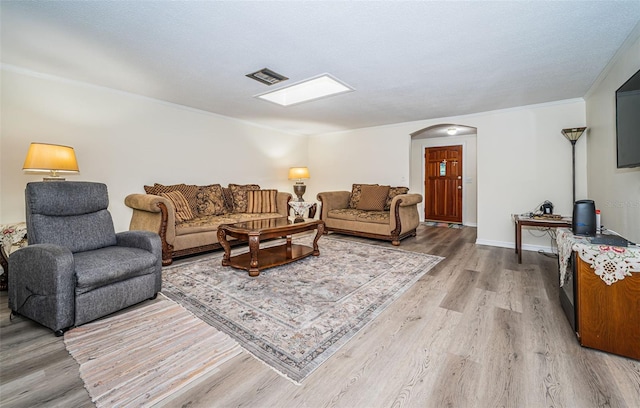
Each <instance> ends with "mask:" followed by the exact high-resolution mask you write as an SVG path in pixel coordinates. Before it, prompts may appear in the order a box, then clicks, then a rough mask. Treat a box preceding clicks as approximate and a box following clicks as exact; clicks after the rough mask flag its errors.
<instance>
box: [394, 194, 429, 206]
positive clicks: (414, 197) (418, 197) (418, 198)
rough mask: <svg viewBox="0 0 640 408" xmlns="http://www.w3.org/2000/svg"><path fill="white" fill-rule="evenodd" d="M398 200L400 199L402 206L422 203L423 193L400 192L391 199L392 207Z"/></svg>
mask: <svg viewBox="0 0 640 408" xmlns="http://www.w3.org/2000/svg"><path fill="white" fill-rule="evenodd" d="M396 200H398V201H400V207H407V206H410V205H415V204H420V203H421V202H422V194H413V193H408V194H399V195H397V196H395V197H393V200H391V208H394V202H395V201H396Z"/></svg>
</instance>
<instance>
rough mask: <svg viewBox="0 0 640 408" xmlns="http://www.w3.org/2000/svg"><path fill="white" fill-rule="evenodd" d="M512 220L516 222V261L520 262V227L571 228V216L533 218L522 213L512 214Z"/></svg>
mask: <svg viewBox="0 0 640 408" xmlns="http://www.w3.org/2000/svg"><path fill="white" fill-rule="evenodd" d="M513 221H514V222H515V224H516V254H517V255H518V263H519V264H521V263H522V227H536V228H560V227H565V228H571V218H570V217H562V218H560V219H551V218H533V217H525V216H522V215H516V214H514V215H513Z"/></svg>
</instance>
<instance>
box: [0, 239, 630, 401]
mask: <svg viewBox="0 0 640 408" xmlns="http://www.w3.org/2000/svg"><path fill="white" fill-rule="evenodd" d="M344 239H354V240H362V241H366V242H369V243H374V244H377V245H386V246H389V245H390V244H389V243H386V242H381V241H371V240H365V239H358V238H350V237H344ZM475 239H476V230H475V228H468V227H467V228H463V229H448V228H439V227H426V226H421V227H420V228H419V230H418V235H417V237H415V238H408V239H406V240H404V241H403V242H402V245H401V246H400V249H403V250H409V251H417V252H424V253H429V254H434V255H441V256H444V257H446V259H445V260H444V261H442V262H441V263H440V264H438V265H437V266H436V267H435V268H434V269H433V270H432V271H431V272H430V273H428V274H427V275H425V276H423V277H422V278H421V279H420V280H419V281H418V282H417V283H416V284H415V285H414V286H413V287H412V288H411V289H410V290H409V291H407V292H406V293H405V294H404V295H403V296H402V297H401V298H400V299H398V300H397V301H396V302H394V303H393V304H392V305H391V306H390V307H389V308H388V309H387V310H386V311H385V312H384V313H383V314H381V315H380V316H379V317H378V318H377V319H375V320H374V321H373V322H372V323H371V324H369V325H368V326H367V327H365V328H364V329H363V330H362V331H361V332H360V333H359V334H358V335H357V336H356V337H354V338H353V339H352V340H351V341H350V342H349V343H347V344H346V345H345V346H344V347H343V348H342V349H340V350H339V351H338V352H337V353H336V354H335V355H334V356H333V357H331V358H330V359H329V360H328V361H327V362H326V363H325V364H324V365H322V366H321V367H320V368H319V369H318V370H316V372H314V373H313V374H312V375H311V376H309V377H308V378H307V379H306V380H305V381H304V382H303V385H295V384H293V383H292V382H290V381H289V380H287V379H286V378H284V377H282V376H280V375H279V374H277V373H276V372H274V371H273V370H272V369H270V368H269V367H267V366H266V365H264V364H263V363H261V362H260V361H258V360H256V359H255V358H253V357H252V356H251V355H249V354H248V353H246V352H243V353H242V354H241V355H239V356H237V357H235V358H234V359H232V360H231V361H229V362H228V363H226V364H225V365H224V366H223V367H222V368H221V370H220V371H218V372H216V373H211V374H210V375H208V376H206V377H204V378H202V379H200V380H199V381H197V382H196V383H194V384H192V385H191V386H190V387H189V389H185V390H182V391H181V392H179V393H176V394H175V395H173V396H172V397H171V398H169V399H168V400H165V401H163V403H162V404H161V405H162V406H168V407H190V408H191V407H498V406H500V407H579V408H583V407H640V362H638V361H635V360H631V359H627V358H624V357H619V356H615V355H611V354H606V353H603V352H599V351H595V350H591V349H586V348H582V347H580V345H579V344H578V342H577V340H576V338H575V335H574V334H573V333H572V330H571V327H570V326H569V324H568V322H567V320H566V318H565V316H564V314H563V313H562V310H561V308H560V304H559V300H558V288H557V286H558V285H557V281H558V277H557V276H558V273H557V260H556V259H555V258H551V257H547V256H544V255H541V254H537V253H534V252H527V251H525V252H524V253H523V258H522V261H523V262H522V264H518V263H517V258H516V254H515V253H514V251H513V250H510V249H504V248H494V247H487V246H480V245H475V243H474V242H475ZM320 245H321V246H322V240H321V241H320ZM0 305H2V307H0V342H1V345H0V352H1V354H0V405H1V406H2V407H91V406H93V404H92V403H91V400H90V398H89V395H88V394H87V392H86V391H85V389H84V388H83V384H82V380H81V379H80V377H79V374H78V366H77V364H76V363H75V361H74V360H73V359H72V358H71V356H69V354H68V353H67V351H66V350H65V347H64V343H63V341H62V338H58V337H55V336H54V335H53V333H52V332H51V331H49V330H47V329H44V328H42V327H39V326H38V325H36V324H34V323H32V322H30V321H28V320H26V319H24V318H15V319H14V320H13V321H10V320H9V309H8V308H7V306H6V305H7V296H6V292H2V293H1V294H0ZM131 358H135V356H131Z"/></svg>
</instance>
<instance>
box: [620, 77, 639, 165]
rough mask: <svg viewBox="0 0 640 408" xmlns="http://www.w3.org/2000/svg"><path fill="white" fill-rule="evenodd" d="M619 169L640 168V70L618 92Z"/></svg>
mask: <svg viewBox="0 0 640 408" xmlns="http://www.w3.org/2000/svg"><path fill="white" fill-rule="evenodd" d="M616 148H617V154H618V168H619V169H621V168H623V167H638V166H640V70H638V72H636V73H635V74H634V75H633V76H632V77H631V78H629V79H628V80H627V82H625V83H624V84H622V86H621V87H620V88H618V90H617V91H616Z"/></svg>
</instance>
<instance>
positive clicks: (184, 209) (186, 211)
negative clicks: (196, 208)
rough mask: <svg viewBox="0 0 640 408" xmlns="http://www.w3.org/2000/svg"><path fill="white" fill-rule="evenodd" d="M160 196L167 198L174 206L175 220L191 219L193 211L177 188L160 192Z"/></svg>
mask: <svg viewBox="0 0 640 408" xmlns="http://www.w3.org/2000/svg"><path fill="white" fill-rule="evenodd" d="M159 196H160V197H164V198H168V199H169V200H171V202H172V203H173V206H174V207H175V208H176V222H183V221H189V220H191V219H193V212H191V207H189V203H187V200H186V199H185V198H184V195H182V193H181V192H179V191H178V190H174V191H169V192H168V193H160V194H159Z"/></svg>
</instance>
